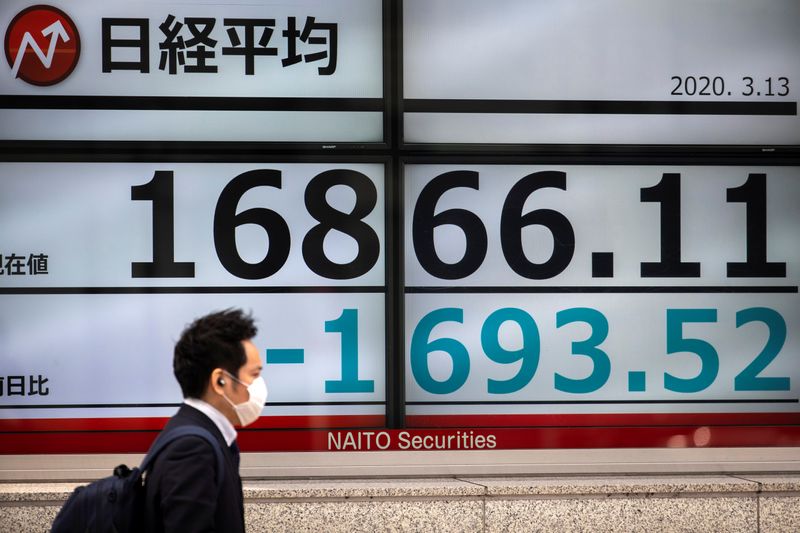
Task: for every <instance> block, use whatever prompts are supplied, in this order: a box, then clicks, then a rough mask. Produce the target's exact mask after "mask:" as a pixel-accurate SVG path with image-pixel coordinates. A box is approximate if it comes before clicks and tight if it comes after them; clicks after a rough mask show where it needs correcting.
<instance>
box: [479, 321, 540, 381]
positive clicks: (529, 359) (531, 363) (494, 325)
mask: <svg viewBox="0 0 800 533" xmlns="http://www.w3.org/2000/svg"><path fill="white" fill-rule="evenodd" d="M509 321H510V322H516V323H517V324H518V325H519V329H520V331H522V348H520V349H519V350H507V349H505V348H503V347H502V346H500V339H499V336H500V335H499V334H500V326H502V325H503V323H504V322H509ZM481 346H482V347H483V351H484V353H486V356H487V357H488V358H489V359H491V360H492V361H494V362H495V363H500V364H503V365H508V364H511V363H516V362H517V361H520V360H521V361H522V365H520V368H519V372H517V375H515V376H514V377H512V378H511V379H508V380H505V381H498V380H494V379H489V387H488V388H489V394H510V393H512V392H516V391H518V390H520V389H522V388H523V387H525V386H526V385H527V384H528V383H530V382H531V380H532V379H533V375H534V374H535V373H536V368H537V367H538V366H539V329H538V328H537V327H536V322H535V321H534V320H533V318H532V317H531V315H529V314H528V313H526V312H525V311H523V310H522V309H516V308H512V307H507V308H505V309H498V310H497V311H495V312H494V313H492V314H491V315H489V318H487V319H486V322H484V323H483V328H481Z"/></svg>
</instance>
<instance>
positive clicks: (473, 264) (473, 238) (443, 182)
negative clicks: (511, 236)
mask: <svg viewBox="0 0 800 533" xmlns="http://www.w3.org/2000/svg"><path fill="white" fill-rule="evenodd" d="M458 187H467V188H470V189H475V190H478V173H477V172H474V171H471V170H454V171H452V172H445V173H444V174H442V175H440V176H437V177H435V178H434V179H432V180H431V181H430V182H429V183H428V184H427V185H425V187H424V188H423V189H422V192H421V193H420V195H419V198H418V199H417V205H416V206H414V218H413V222H412V226H411V233H412V239H413V242H414V251H415V253H416V254H417V260H418V261H419V264H420V265H421V266H422V268H424V269H425V271H426V272H428V274H430V275H432V276H436V277H437V278H439V279H461V278H465V277H467V276H469V275H470V274H472V273H473V272H475V271H476V270H477V269H478V267H480V266H481V263H483V259H484V258H485V257H486V249H487V238H486V228H485V227H484V226H483V223H482V222H481V220H480V218H478V216H477V215H475V213H472V212H471V211H467V210H466V209H448V210H446V211H442V212H441V213H439V214H436V215H434V211H435V210H436V204H437V203H438V202H439V199H440V198H441V197H442V195H443V194H444V193H446V192H447V191H449V190H450V189H455V188H458ZM445 224H452V225H454V226H458V227H459V228H461V229H462V230H463V231H464V237H465V238H466V243H467V244H466V248H465V250H464V257H462V258H461V260H460V261H458V262H457V263H452V264H451V263H445V262H444V261H442V260H441V259H439V256H438V255H437V254H436V246H435V242H434V238H433V233H434V230H435V229H436V227H437V226H443V225H445Z"/></svg>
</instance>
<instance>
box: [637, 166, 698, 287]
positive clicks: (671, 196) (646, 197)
mask: <svg viewBox="0 0 800 533" xmlns="http://www.w3.org/2000/svg"><path fill="white" fill-rule="evenodd" d="M641 201H642V202H658V203H660V204H661V261H659V262H658V263H642V265H641V268H642V277H643V278H697V277H700V263H684V262H682V261H681V175H680V174H671V173H665V174H664V175H663V176H662V178H661V181H660V182H658V184H657V185H654V186H653V187H647V188H642V190H641Z"/></svg>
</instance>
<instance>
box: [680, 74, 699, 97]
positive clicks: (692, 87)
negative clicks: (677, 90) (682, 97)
mask: <svg viewBox="0 0 800 533" xmlns="http://www.w3.org/2000/svg"><path fill="white" fill-rule="evenodd" d="M690 82H691V85H690ZM683 88H684V89H685V90H686V94H687V95H688V96H694V94H695V93H696V92H697V80H696V79H695V78H694V76H686V79H685V80H684V81H683Z"/></svg>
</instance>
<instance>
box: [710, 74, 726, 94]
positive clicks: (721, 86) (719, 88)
mask: <svg viewBox="0 0 800 533" xmlns="http://www.w3.org/2000/svg"><path fill="white" fill-rule="evenodd" d="M717 82H719V85H717ZM712 90H713V91H714V94H715V95H716V96H722V95H723V94H725V80H724V79H722V78H720V77H719V76H717V77H715V78H714V81H713V85H712Z"/></svg>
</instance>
